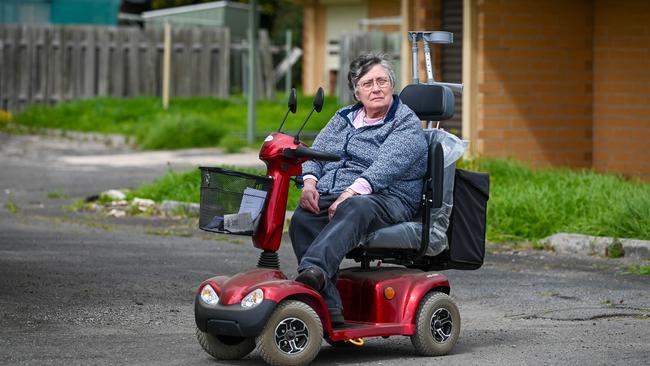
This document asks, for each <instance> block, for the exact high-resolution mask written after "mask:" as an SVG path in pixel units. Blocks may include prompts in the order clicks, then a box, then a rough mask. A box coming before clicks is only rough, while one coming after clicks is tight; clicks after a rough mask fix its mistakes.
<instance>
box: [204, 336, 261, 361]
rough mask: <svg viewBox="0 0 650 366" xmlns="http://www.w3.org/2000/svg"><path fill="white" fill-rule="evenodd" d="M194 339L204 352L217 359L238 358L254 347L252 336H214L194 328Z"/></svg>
mask: <svg viewBox="0 0 650 366" xmlns="http://www.w3.org/2000/svg"><path fill="white" fill-rule="evenodd" d="M196 339H197V340H198V341H199V344H200V345H201V347H203V349H204V350H205V352H207V353H208V354H209V355H210V356H212V357H214V358H217V359H219V360H239V359H241V358H242V357H244V356H246V355H247V354H249V353H251V351H252V350H254V349H255V339H254V338H253V337H230V336H215V335H212V334H209V333H204V332H202V331H201V330H200V329H199V328H196Z"/></svg>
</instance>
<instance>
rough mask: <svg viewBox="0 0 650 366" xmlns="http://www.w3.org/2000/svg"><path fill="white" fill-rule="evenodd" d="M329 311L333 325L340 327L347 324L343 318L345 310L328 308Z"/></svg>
mask: <svg viewBox="0 0 650 366" xmlns="http://www.w3.org/2000/svg"><path fill="white" fill-rule="evenodd" d="M327 311H328V312H329V313H330V321H331V322H332V325H339V324H343V323H345V319H344V318H343V310H341V309H339V308H327Z"/></svg>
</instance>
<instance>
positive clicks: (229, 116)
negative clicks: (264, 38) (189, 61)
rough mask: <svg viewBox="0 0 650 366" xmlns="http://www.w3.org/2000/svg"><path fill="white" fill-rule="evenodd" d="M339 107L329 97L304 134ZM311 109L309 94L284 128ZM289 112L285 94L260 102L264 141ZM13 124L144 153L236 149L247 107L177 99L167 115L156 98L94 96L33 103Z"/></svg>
mask: <svg viewBox="0 0 650 366" xmlns="http://www.w3.org/2000/svg"><path fill="white" fill-rule="evenodd" d="M338 107H339V106H338V105H337V102H336V99H335V98H334V97H327V98H326V100H325V105H324V107H323V110H322V112H321V113H314V115H313V116H312V118H311V119H310V121H309V122H308V124H307V126H306V131H319V130H320V129H321V128H322V127H323V126H324V125H325V123H327V121H328V120H329V118H330V117H331V116H332V115H334V112H335V111H336V109H337V108H338ZM311 108H312V98H311V96H299V98H298V111H297V112H296V114H295V115H290V117H289V118H288V119H287V123H286V124H285V128H284V130H289V131H292V130H297V129H298V128H299V126H300V124H301V123H302V122H303V121H304V119H305V117H306V116H307V114H308V113H309V111H310V110H311ZM286 110H287V108H286V98H285V96H284V95H283V94H278V95H277V97H276V98H275V99H273V100H269V101H259V102H258V103H257V112H256V115H257V119H256V134H257V135H258V136H260V138H263V136H266V135H267V134H268V133H270V132H273V131H275V130H277V128H278V127H279V125H280V122H281V121H282V118H283V117H284V115H285V113H286ZM12 121H13V122H14V123H16V124H19V125H22V126H25V127H36V128H40V127H45V128H58V129H63V130H71V131H82V132H98V133H116V134H123V135H125V136H129V137H132V138H133V139H134V140H135V141H136V143H137V145H138V146H139V147H140V148H142V149H176V148H185V147H204V146H222V147H224V148H226V149H227V150H228V151H237V150H239V149H240V148H241V147H242V146H245V145H246V142H245V141H244V138H245V136H246V131H247V103H246V100H245V99H244V98H242V97H233V98H230V99H228V100H220V99H215V98H210V97H193V98H177V99H172V101H171V103H170V107H169V109H168V110H167V111H165V110H163V109H162V107H161V103H160V99H159V98H157V97H137V98H132V99H115V98H96V99H89V100H79V101H74V102H69V103H61V104H58V105H56V106H53V107H50V106H42V105H33V106H30V107H28V108H27V109H26V110H25V111H24V112H22V113H20V114H18V115H16V116H13V118H12ZM256 146H257V145H256Z"/></svg>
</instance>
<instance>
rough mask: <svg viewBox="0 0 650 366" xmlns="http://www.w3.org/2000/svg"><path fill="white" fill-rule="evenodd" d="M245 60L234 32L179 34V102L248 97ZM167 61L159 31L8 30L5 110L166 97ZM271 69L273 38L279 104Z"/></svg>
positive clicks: (4, 38) (266, 93)
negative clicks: (234, 92)
mask: <svg viewBox="0 0 650 366" xmlns="http://www.w3.org/2000/svg"><path fill="white" fill-rule="evenodd" d="M245 54H246V47H245V45H242V44H240V45H234V44H231V42H230V33H229V31H228V29H227V28H207V27H201V28H176V29H173V30H172V71H171V74H172V75H171V95H172V97H178V96H198V95H202V96H216V97H227V96H228V95H229V94H230V91H231V90H232V89H236V90H240V91H241V90H243V89H244V88H243V87H242V86H243V80H242V75H245V72H244V70H242V68H244V67H245V66H246V63H245V62H242V60H241V58H242V57H243V56H245ZM162 57H163V32H162V30H159V29H147V30H143V29H140V28H135V27H133V28H131V27H128V28H127V27H85V26H84V27H82V26H70V27H68V26H64V27H60V26H0V109H5V110H8V111H11V112H17V111H20V110H22V109H23V108H24V107H25V106H26V105H29V104H32V103H42V104H55V103H58V102H61V101H68V100H74V99H82V98H92V97H96V96H112V97H134V96H139V95H160V94H161V90H162V85H161V84H162V82H161V73H162V71H161V70H162ZM271 63H272V56H271V49H270V43H269V42H268V35H267V34H266V33H264V32H261V34H260V62H258V65H259V69H258V86H259V90H260V95H261V97H262V98H264V97H267V98H268V97H272V94H273V91H274V89H275V87H274V82H275V78H274V75H272V74H273V65H272V64H271ZM232 64H236V67H235V68H233V67H231V66H232ZM267 64H268V65H267ZM233 69H234V70H235V71H237V72H236V73H235V77H233V75H232V71H233ZM233 79H234V80H233Z"/></svg>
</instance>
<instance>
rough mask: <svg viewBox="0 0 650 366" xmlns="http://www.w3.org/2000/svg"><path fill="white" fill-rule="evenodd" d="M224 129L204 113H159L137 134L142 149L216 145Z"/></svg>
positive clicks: (224, 132)
mask: <svg viewBox="0 0 650 366" xmlns="http://www.w3.org/2000/svg"><path fill="white" fill-rule="evenodd" d="M225 134H226V131H225V130H224V129H223V128H221V127H219V126H218V125H217V123H215V122H214V121H212V120H210V119H209V118H208V117H207V116H205V115H198V114H186V115H180V114H162V113H161V114H160V117H159V118H158V121H157V123H156V124H152V125H151V126H150V127H149V129H146V130H145V132H139V134H138V139H137V141H138V146H139V147H140V148H142V149H151V150H159V149H182V148H189V147H210V146H217V145H219V142H220V141H221V139H222V138H223V137H224V135H225Z"/></svg>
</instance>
